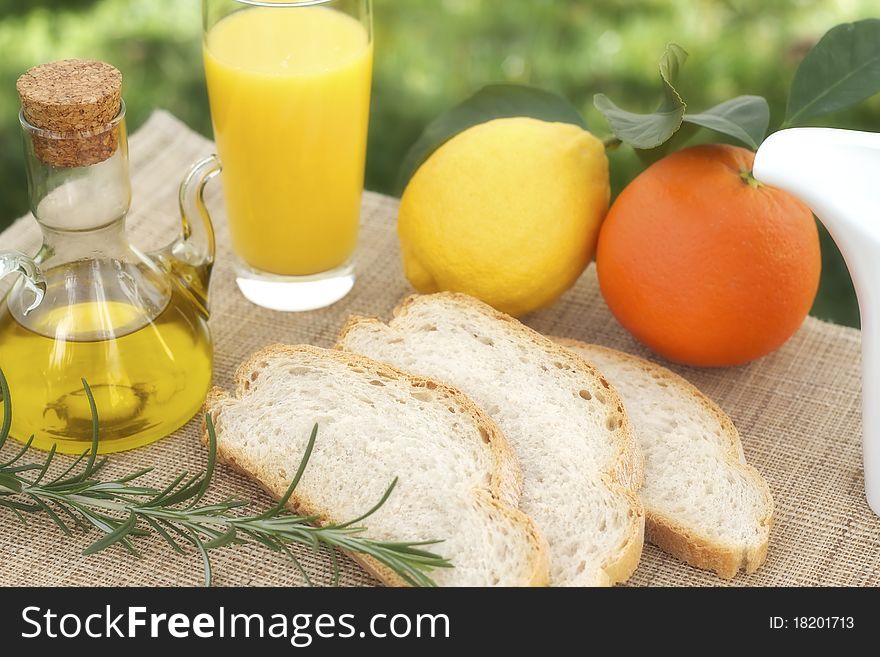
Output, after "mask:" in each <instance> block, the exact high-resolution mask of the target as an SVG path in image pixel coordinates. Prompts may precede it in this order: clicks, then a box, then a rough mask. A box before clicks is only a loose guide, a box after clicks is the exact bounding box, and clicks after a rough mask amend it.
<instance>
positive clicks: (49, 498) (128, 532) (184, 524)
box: [0, 370, 452, 586]
mask: <svg viewBox="0 0 880 657" xmlns="http://www.w3.org/2000/svg"><path fill="white" fill-rule="evenodd" d="M83 387H84V389H85V393H86V397H87V398H88V401H89V407H90V409H91V414H92V442H91V446H90V448H89V449H88V450H86V451H85V452H83V453H82V454H81V455H79V457H77V458H76V459H75V460H74V461H73V463H71V464H70V466H69V467H67V468H66V469H64V471H63V472H61V474H58V475H56V476H54V477H49V470H50V467H51V465H52V463H53V461H54V459H55V456H56V454H55V449H54V447H53V448H52V450H51V451H50V452H48V454H47V455H46V457H45V458H44V460H43V461H42V462H41V463H26V462H24V460H23V459H24V457H25V455H27V454H29V453H31V452H32V450H31V442H32V441H33V437H31V439H30V440H29V441H28V442H27V443H26V444H25V445H23V446H22V447H21V449H19V450H18V452H17V453H15V454H14V455H13V456H12V457H11V458H9V459H8V460H5V461H3V460H2V459H0V507H2V508H6V509H9V510H11V511H12V513H14V514H15V515H16V516H17V517H18V519H19V520H21V521H22V522H23V523H25V524H27V519H26V517H27V515H28V514H44V515H46V516H47V517H49V518H50V519H51V520H52V521H53V522H54V523H55V524H56V525H58V527H59V528H60V529H61V531H62V532H64V533H65V534H66V535H71V534H73V532H74V531H76V530H85V531H89V530H97V531H98V532H99V533H100V534H101V537H100V538H99V539H97V540H96V541H95V542H94V543H92V544H91V545H90V546H89V547H87V548H86V549H85V551H84V553H85V554H87V555H88V554H95V553H96V552H100V551H102V550H105V549H107V548H109V547H110V546H112V545H120V546H122V547H123V548H124V549H125V550H127V551H128V552H129V553H131V554H132V555H134V556H135V557H140V553H139V552H138V549H137V542H138V539H140V538H143V537H145V536H149V535H155V536H159V537H161V538H162V539H163V540H164V542H165V543H167V544H168V546H169V547H170V548H171V549H172V550H174V551H175V552H178V553H184V552H185V549H184V548H185V547H186V546H190V547H191V548H194V549H195V550H196V551H197V552H198V553H199V554H200V555H201V558H202V563H203V567H204V577H205V585H206V586H210V585H211V581H212V567H211V557H210V555H211V552H212V551H213V550H216V549H218V548H222V547H225V546H228V545H243V544H247V543H250V544H258V545H261V546H263V547H265V548H266V549H268V550H271V551H273V552H279V553H282V554H284V555H285V556H286V557H287V558H288V559H290V561H291V562H292V563H293V565H294V567H296V568H297V570H298V571H299V572H300V574H301V575H302V576H303V578H304V579H305V581H306V582H307V583H308V584H310V585H311V584H312V581H311V579H310V578H309V576H308V574H307V573H306V570H305V568H304V567H303V565H302V564H301V563H300V561H299V559H297V557H296V555H295V554H294V553H293V551H292V550H291V549H290V546H291V545H305V546H307V547H309V548H311V549H312V550H314V551H316V552H317V551H318V550H319V549H320V548H321V547H327V548H330V562H331V567H332V571H333V580H334V583H336V584H338V582H339V564H338V563H337V559H336V554H335V552H334V549H335V548H340V549H343V550H346V551H348V552H351V553H355V554H359V555H363V556H369V557H372V558H373V559H375V560H376V561H378V562H379V563H381V564H383V565H384V566H386V567H388V568H389V569H391V570H392V571H394V572H395V573H396V574H397V575H399V576H400V577H401V578H402V579H403V580H405V581H406V582H407V583H408V584H410V585H412V586H434V585H435V584H434V581H433V580H432V579H431V577H430V576H429V573H430V571H431V570H433V569H435V568H451V567H452V564H450V563H449V561H447V560H446V559H444V558H442V557H440V556H438V555H437V554H435V553H433V552H431V551H429V550H428V549H427V548H429V547H430V546H432V545H436V544H438V543H440V542H441V541H423V542H413V543H408V542H400V543H397V542H387V541H377V540H374V539H371V538H368V537H366V536H364V535H363V534H364V532H365V531H366V527H365V526H364V525H363V524H362V523H363V521H364V520H366V519H368V518H369V517H370V516H371V515H373V514H374V513H375V512H376V511H377V510H379V509H380V508H381V507H382V505H383V504H385V502H386V501H387V500H388V498H389V497H390V496H391V494H392V492H393V491H394V488H395V486H396V484H397V479H395V480H394V481H393V482H391V485H390V486H389V487H388V489H387V490H386V491H385V494H384V495H383V496H382V499H380V500H379V502H378V503H377V504H376V505H375V506H374V507H373V508H372V509H370V510H369V511H367V512H366V513H364V514H363V515H362V516H360V517H358V518H355V519H354V520H351V521H349V522H345V523H340V524H328V525H323V526H316V525H315V524H314V523H315V522H316V520H317V518H316V517H314V516H303V515H296V514H293V513H290V512H289V511H287V509H286V506H287V503H288V501H289V500H290V497H291V496H292V495H293V492H294V490H295V489H296V487H297V485H298V484H299V481H300V479H301V478H302V476H303V473H304V472H305V469H306V466H307V465H308V462H309V458H310V457H311V454H312V450H313V448H314V446H315V440H316V439H317V436H318V425H315V427H314V428H313V429H312V433H311V436H310V437H309V442H308V445H307V447H306V450H305V452H304V454H303V458H302V460H301V462H300V465H299V469H298V470H297V473H296V476H295V477H294V478H293V481H291V483H290V487H289V488H288V489H287V492H286V493H285V495H284V497H282V498H281V500H280V501H279V502H278V503H277V504H276V505H275V506H273V507H272V508H270V509H268V510H266V511H264V512H263V513H260V514H257V515H238V514H237V513H235V512H236V511H237V510H239V509H242V508H243V507H246V506H248V505H250V502H249V501H246V500H239V499H232V498H228V499H225V500H222V501H220V502H215V503H211V504H208V503H204V502H203V501H202V500H203V499H204V497H205V495H206V493H207V492H208V490H209V489H210V487H211V482H212V479H213V476H214V468H215V465H216V462H217V437H216V434H215V431H214V423H213V421H212V419H211V416H210V415H208V416H207V427H208V464H207V467H206V468H205V471H204V472H202V473H199V474H196V475H192V476H191V475H189V474H188V473H186V472H183V473H181V474H179V475H178V476H177V477H175V478H174V479H173V480H172V481H171V482H170V483H168V485H167V486H165V487H164V488H161V489H159V488H154V487H152V486H147V485H141V484H138V483H137V482H138V481H139V480H141V479H142V478H143V477H144V475H146V474H148V473H150V472H152V468H148V469H144V470H140V471H138V472H134V473H131V474H129V475H127V476H124V477H120V478H118V479H112V480H108V481H102V480H101V479H99V478H98V477H97V474H98V473H99V472H100V471H101V469H102V468H103V467H104V465H105V464H106V463H107V458H106V457H104V458H100V459H98V458H97V456H96V455H97V448H98V437H99V422H98V410H97V408H96V406H95V400H94V397H93V396H92V391H91V389H90V388H89V385H88V383H86V381H85V380H83ZM0 396H2V398H3V423H2V425H0V455H2V452H3V447H4V445H5V444H6V441H7V438H8V437H9V430H10V427H11V425H12V401H11V399H10V395H9V387H8V385H7V382H6V378H5V377H4V376H3V372H2V370H0Z"/></svg>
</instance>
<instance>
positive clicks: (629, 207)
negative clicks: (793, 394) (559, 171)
mask: <svg viewBox="0 0 880 657" xmlns="http://www.w3.org/2000/svg"><path fill="white" fill-rule="evenodd" d="M753 162H754V153H752V152H751V151H748V150H745V149H743V148H737V147H735V146H724V145H706V146H696V147H693V148H688V149H685V150H683V151H679V152H677V153H673V154H672V155H669V156H668V157H666V158H664V159H662V160H660V161H659V162H657V163H656V164H654V165H652V166H651V167H649V168H648V169H646V170H645V171H644V172H643V173H642V174H641V175H640V176H639V177H638V178H636V179H635V180H634V181H633V182H632V183H631V184H630V185H629V186H628V187H627V188H626V189H625V190H624V191H623V193H622V194H621V195H620V197H619V198H618V199H617V201H616V202H615V203H614V205H613V206H612V208H611V211H610V213H609V214H608V217H607V219H606V220H605V224H604V225H603V227H602V230H601V233H600V235H599V246H598V251H597V255H596V262H597V267H598V273H599V284H600V286H601V288H602V294H603V296H604V297H605V301H606V302H607V303H608V306H609V307H610V308H611V311H612V312H613V313H614V315H615V316H616V317H617V319H618V320H619V321H620V323H621V324H623V326H624V327H626V328H627V329H628V330H629V331H630V332H631V333H632V334H633V335H634V336H635V337H636V338H637V339H638V340H640V341H641V342H643V343H644V344H645V345H647V346H648V347H650V348H651V349H652V350H653V351H655V352H657V353H658V354H660V355H661V356H664V357H665V358H667V359H669V360H672V361H675V362H679V363H684V364H688V365H698V366H705V367H722V366H731V365H740V364H743V363H747V362H749V361H751V360H754V359H756V358H759V357H761V356H764V355H765V354H768V353H770V352H772V351H774V350H776V349H778V348H779V347H781V346H782V345H783V344H784V343H785V342H786V341H787V340H788V339H789V338H790V337H791V336H792V335H793V334H794V333H795V331H797V329H798V328H799V327H800V325H801V324H802V322H803V320H804V318H805V317H806V315H807V313H808V312H809V310H810V308H811V306H812V304H813V301H814V300H815V297H816V292H817V290H818V286H819V274H820V272H821V267H822V265H821V253H820V249H819V233H818V229H817V227H816V222H815V220H814V219H813V215H812V213H811V211H810V210H809V208H807V206H806V205H804V204H803V203H801V202H800V201H799V200H797V199H796V198H794V197H793V196H791V195H790V194H788V193H786V192H783V191H781V190H779V189H775V188H773V187H768V186H765V185H761V184H759V183H758V182H757V181H756V180H755V179H754V178H752V176H751V170H752V164H753Z"/></svg>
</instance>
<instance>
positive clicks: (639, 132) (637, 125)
mask: <svg viewBox="0 0 880 657" xmlns="http://www.w3.org/2000/svg"><path fill="white" fill-rule="evenodd" d="M687 57H688V54H687V52H686V51H685V50H684V49H683V48H682V47H681V46H678V45H676V44H674V43H670V44H669V45H668V46H667V47H666V52H664V53H663V57H662V59H661V60H660V79H661V81H662V83H663V100H662V101H661V102H660V105H659V106H658V107H657V109H656V110H655V111H654V112H651V113H650V114H638V113H635V112H628V111H626V110H624V109H621V108H620V107H618V106H617V105H615V104H614V102H612V101H611V99H610V98H608V96H606V95H605V94H596V96H594V98H593V104H594V105H595V106H596V109H597V110H599V111H600V112H601V113H602V115H603V116H604V117H605V120H607V121H608V124H609V125H610V126H611V130H612V131H613V132H614V135H615V136H616V137H617V138H618V139H620V141H622V142H623V143H625V144H629V145H630V146H632V147H633V148H638V149H645V150H648V149H652V148H657V147H658V146H660V145H661V144H663V143H665V142H666V141H668V140H669V139H670V138H671V137H672V135H674V134H675V133H676V132H678V130H679V129H680V128H681V124H682V121H683V119H684V114H685V111H686V110H687V105H686V104H685V102H684V101H683V100H682V98H681V96H680V95H679V93H678V91H676V89H675V83H676V81H677V80H678V75H679V72H680V71H681V68H682V67H683V66H684V63H685V62H686V61H687Z"/></svg>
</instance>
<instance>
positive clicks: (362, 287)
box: [0, 112, 880, 586]
mask: <svg viewBox="0 0 880 657" xmlns="http://www.w3.org/2000/svg"><path fill="white" fill-rule="evenodd" d="M211 151H212V144H211V143H210V142H209V141H208V140H206V139H204V138H203V137H201V136H200V135H198V134H196V133H194V132H192V131H191V130H189V129H188V128H187V127H186V126H185V125H183V124H182V123H180V122H179V121H178V120H177V119H175V118H174V117H173V116H171V115H170V114H168V113H165V112H156V113H155V114H154V115H153V116H152V117H151V118H150V120H149V121H148V122H147V123H146V125H144V126H143V127H142V128H141V129H140V130H139V131H138V132H137V134H136V135H133V137H132V139H131V158H132V171H133V184H134V202H133V209H132V213H131V215H130V219H129V224H128V225H129V230H130V234H131V236H132V238H133V240H134V241H135V242H136V243H137V244H138V245H140V246H143V247H145V248H153V247H156V246H159V245H161V244H163V243H164V242H167V241H170V239H172V238H173V236H174V235H175V234H176V233H175V231H176V225H177V221H178V214H177V185H178V183H179V181H180V179H181V177H182V176H183V174H184V172H185V170H186V169H187V167H188V165H189V164H190V163H192V162H194V161H195V160H197V159H198V158H200V157H202V156H204V155H206V154H208V153H210V152H211ZM208 202H209V206H210V207H211V208H212V210H213V216H214V220H215V224H216V229H217V236H218V245H219V253H218V259H217V267H216V270H215V273H214V279H213V283H212V288H211V303H212V312H213V315H212V319H211V327H212V329H213V333H214V339H215V341H216V360H215V372H214V376H215V382H216V383H217V384H219V385H224V386H225V385H228V384H229V382H230V376H231V373H232V371H233V370H234V368H235V367H236V365H237V363H239V362H240V361H241V360H242V359H243V358H245V357H246V356H247V355H248V354H250V353H251V352H253V351H255V350H257V349H259V348H260V347H263V346H265V345H267V344H271V343H275V342H279V341H285V342H293V343H298V342H305V343H311V344H316V345H320V346H330V345H332V344H333V342H334V338H335V336H336V333H337V331H338V329H339V328H340V327H341V326H342V324H343V322H344V320H345V319H346V318H347V317H348V316H349V314H352V313H361V314H374V315H379V316H383V317H387V316H388V314H389V312H390V310H391V309H392V308H393V307H394V305H395V304H396V303H397V302H398V301H399V300H400V298H401V297H403V296H404V295H405V294H407V293H408V292H410V291H411V290H410V288H409V287H408V284H407V283H406V280H405V278H404V277H403V273H402V271H401V266H400V261H399V257H398V252H397V240H396V237H395V232H394V222H395V217H396V210H397V202H396V201H395V200H394V199H391V198H387V197H384V196H380V195H377V194H367V195H366V196H365V198H364V211H363V236H362V239H361V243H360V247H359V250H358V256H357V260H358V262H357V268H358V272H359V279H358V283H357V286H356V287H355V289H354V292H353V293H352V294H351V295H350V296H349V297H348V298H347V299H345V300H344V301H343V302H341V303H339V304H337V305H336V306H334V307H332V308H330V309H327V310H322V311H317V312H312V313H305V314H293V315H286V314H281V313H274V312H271V311H267V310H262V309H260V308H257V307H255V306H253V305H250V304H249V303H247V302H246V301H245V300H244V299H243V298H242V297H241V295H240V294H239V293H238V291H237V289H236V285H235V281H234V278H233V273H232V270H231V268H230V265H229V257H228V256H229V239H228V234H227V229H226V221H225V217H224V215H223V212H222V203H221V200H220V192H219V189H217V188H214V189H212V190H211V192H210V194H209V198H208ZM38 244H39V231H38V229H37V227H36V224H35V223H34V222H33V220H32V219H30V218H23V219H21V220H19V221H18V222H17V223H15V224H14V225H13V226H12V227H10V228H9V229H8V230H7V231H6V232H4V233H3V234H2V236H0V249H4V250H5V249H12V248H16V249H20V250H23V251H25V252H28V253H33V252H35V251H36V248H37V246H38ZM527 323H528V324H529V325H531V326H532V327H534V328H535V329H537V330H539V331H542V332H545V333H550V334H555V335H562V336H570V337H574V338H579V339H582V340H587V341H592V342H597V343H600V344H604V345H608V346H612V347H616V348H619V349H623V350H626V351H630V352H633V353H637V354H641V355H644V356H646V355H648V354H646V353H645V351H644V349H642V348H641V347H640V346H639V345H638V344H636V343H635V342H634V341H633V340H632V339H631V338H630V337H629V335H628V334H627V333H626V332H625V331H624V330H623V329H622V328H621V327H620V326H619V325H618V324H617V323H616V322H615V320H614V319H613V318H612V317H611V315H610V314H609V312H608V310H607V309H606V307H605V306H604V304H603V303H602V300H601V296H600V295H599V292H598V288H597V285H596V278H595V272H594V271H593V270H592V269H591V270H590V271H588V272H587V273H586V274H585V275H584V277H583V278H582V280H581V281H580V283H579V284H578V285H577V286H576V287H575V289H574V290H572V291H571V292H570V293H568V294H567V295H566V296H565V298H564V299H563V300H562V301H561V302H560V303H558V304H557V305H556V306H554V307H553V308H552V309H550V310H548V311H545V312H542V313H539V314H536V315H534V316H532V317H529V318H527ZM859 349H860V335H859V332H858V331H855V330H852V329H848V328H842V327H838V326H833V325H831V324H826V323H823V322H820V321H818V320H815V319H809V320H807V322H806V324H805V325H804V327H803V328H802V329H801V331H800V332H799V333H798V334H797V335H796V336H795V337H794V339H792V340H791V342H790V343H789V344H788V345H786V346H785V348H783V349H782V350H781V351H779V352H778V353H776V354H773V355H771V356H769V357H767V358H765V359H763V360H761V361H760V362H757V363H754V364H752V365H749V366H747V367H742V368H738V369H728V370H695V369H686V368H674V369H676V370H677V371H679V372H680V373H682V374H684V375H685V376H686V377H687V378H688V379H690V380H691V381H692V382H693V383H695V384H696V385H697V386H698V387H699V388H700V389H702V390H703V391H704V392H705V393H706V394H708V395H709V396H710V397H712V398H713V399H715V400H716V401H717V402H718V403H719V404H720V405H721V406H722V407H723V408H724V410H726V411H727V412H728V413H729V414H730V415H731V416H732V417H733V420H734V422H735V423H736V425H737V427H738V428H739V430H740V433H741V434H742V439H743V443H744V445H745V451H746V455H747V458H748V460H749V462H750V463H752V464H753V465H754V466H755V467H757V469H758V470H759V471H760V472H761V473H763V475H764V476H765V477H766V478H767V480H768V481H769V483H770V487H771V488H772V490H773V495H774V497H775V498H776V507H777V519H776V524H775V526H774V528H773V533H772V535H771V543H770V554H769V558H768V560H767V564H766V565H765V566H764V567H763V568H762V569H761V570H760V571H758V572H757V573H756V574H754V575H748V576H746V575H741V576H740V577H738V578H736V579H735V580H733V581H732V582H724V581H722V580H719V579H718V578H717V577H715V576H714V575H712V574H710V573H705V572H701V571H699V570H696V569H694V568H691V567H689V566H686V565H684V564H682V563H679V562H677V561H676V560H675V559H672V558H670V557H668V556H666V555H664V554H663V553H662V552H660V551H659V550H657V549H656V548H654V547H652V546H645V552H644V556H643V558H642V562H641V565H640V566H639V569H638V572H637V573H636V574H635V576H634V577H633V578H632V579H631V581H630V583H631V584H637V585H693V586H718V585H726V584H733V585H756V586H757V585H771V586H778V585H853V586H869V585H870V586H877V585H878V584H880V549H878V548H880V519H878V518H877V517H876V516H875V515H874V514H873V513H871V511H870V509H869V508H868V506H867V504H866V502H865V498H864V487H863V474H862V454H861V419H860V403H861V398H860V376H859ZM0 365H2V363H0ZM197 426H198V425H197V422H196V421H193V422H191V423H190V424H189V425H188V426H186V427H185V428H184V429H182V430H181V431H179V432H178V433H177V434H175V435H174V436H172V437H169V438H167V439H165V440H163V441H160V442H159V443H157V444H154V445H152V446H150V447H147V448H144V449H141V450H138V451H135V452H132V453H127V454H121V455H116V456H114V457H112V460H111V463H110V464H109V466H108V468H107V470H106V474H113V473H116V474H123V473H127V472H131V471H134V470H137V469H139V468H142V467H145V466H156V472H155V473H154V474H152V475H149V478H150V479H152V481H153V483H156V484H158V483H161V482H162V481H167V478H168V476H169V475H172V473H173V474H176V473H177V472H179V471H180V470H181V469H186V470H189V471H191V472H194V471H198V470H199V469H200V468H202V467H203V466H204V462H205V452H204V448H203V447H202V446H201V444H200V442H199V440H198V437H197ZM7 449H9V448H8V447H7ZM216 489H217V491H218V492H219V493H220V494H222V495H229V496H236V497H245V498H249V499H253V500H255V503H256V504H268V502H269V500H268V499H267V497H266V496H265V495H264V494H263V493H262V492H261V491H260V489H259V488H258V487H257V486H255V485H254V484H252V483H251V482H249V481H247V480H246V479H245V478H244V477H242V476H240V475H237V474H234V473H232V472H230V471H228V470H226V469H225V468H220V471H219V473H218V475H217V477H216ZM0 528H2V530H0V584H2V585H22V586H30V585H171V586H174V585H199V584H201V582H202V567H201V561H200V558H199V557H198V555H196V554H194V553H193V554H189V555H187V556H180V555H177V554H175V553H173V552H171V551H170V550H168V549H167V548H166V547H165V546H164V544H162V543H161V542H160V541H158V540H156V541H152V540H150V539H146V540H145V543H146V544H144V543H142V547H143V549H142V552H143V553H144V554H145V555H146V557H145V558H144V559H143V560H136V559H134V558H132V557H130V556H129V555H128V554H127V553H125V552H123V550H122V549H121V548H112V549H110V550H108V551H105V552H103V553H101V554H98V555H96V556H92V557H84V556H81V555H80V552H81V550H82V548H83V547H85V546H86V545H88V544H89V543H90V542H91V541H92V540H94V534H90V535H84V534H80V535H77V536H74V537H64V536H63V535H62V534H61V533H60V532H59V531H58V529H57V527H55V526H54V525H53V524H51V523H50V522H49V521H47V520H45V519H41V518H36V519H33V520H32V521H31V525H30V526H29V527H23V526H22V525H20V524H19V522H18V521H17V520H16V518H15V516H13V515H12V514H11V513H10V512H7V511H5V510H3V509H0ZM404 538H405V537H404ZM298 553H302V555H303V556H302V559H303V562H304V563H305V565H306V568H307V570H308V571H309V574H310V576H311V577H312V579H313V580H314V581H316V582H319V583H327V582H329V572H328V568H327V565H328V561H327V558H326V555H317V556H315V555H311V554H309V553H308V551H298ZM214 563H215V572H216V584H218V585H228V586H253V585H281V586H287V585H301V584H302V583H303V582H302V578H301V577H300V575H299V574H298V573H297V571H296V569H295V568H293V567H292V566H291V565H290V564H289V563H288V562H287V561H286V560H285V559H284V558H282V557H280V556H277V555H274V554H271V553H267V552H266V551H265V550H261V549H257V548H250V547H245V546H240V547H233V548H225V549H222V550H218V551H216V553H215V555H214ZM342 583H343V584H346V585H370V584H375V581H374V580H373V579H372V578H371V577H370V576H369V575H367V574H365V573H364V572H363V571H362V570H361V569H360V568H359V567H358V566H357V565H355V564H354V562H352V561H350V560H348V559H343V560H342Z"/></svg>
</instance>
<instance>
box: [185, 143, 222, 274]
mask: <svg viewBox="0 0 880 657" xmlns="http://www.w3.org/2000/svg"><path fill="white" fill-rule="evenodd" d="M221 170H222V166H221V164H220V158H218V157H217V156H216V155H211V156H210V157H206V158H205V159H204V160H201V161H200V162H196V163H195V164H194V165H193V166H192V168H191V169H190V170H189V172H188V173H187V174H186V177H185V178H184V179H183V182H182V183H181V184H180V194H179V201H180V222H181V228H182V229H183V232H182V234H181V237H180V239H178V241H177V242H176V243H175V244H174V246H173V253H174V256H175V257H176V258H177V259H178V260H182V261H183V262H185V263H187V264H188V265H191V266H193V267H206V266H207V267H210V266H211V265H213V264H214V255H215V252H216V247H215V243H214V224H213V223H212V222H211V215H210V213H209V212H208V208H207V206H206V205H205V187H207V185H208V183H209V182H211V181H212V180H213V179H214V178H216V177H217V176H218V175H220V171H221Z"/></svg>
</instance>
